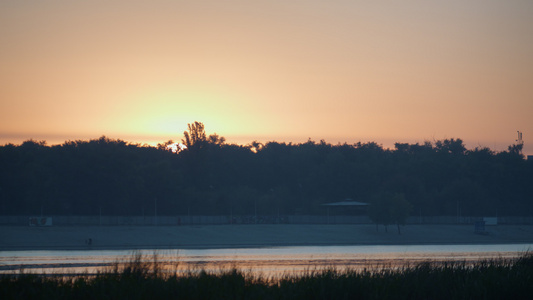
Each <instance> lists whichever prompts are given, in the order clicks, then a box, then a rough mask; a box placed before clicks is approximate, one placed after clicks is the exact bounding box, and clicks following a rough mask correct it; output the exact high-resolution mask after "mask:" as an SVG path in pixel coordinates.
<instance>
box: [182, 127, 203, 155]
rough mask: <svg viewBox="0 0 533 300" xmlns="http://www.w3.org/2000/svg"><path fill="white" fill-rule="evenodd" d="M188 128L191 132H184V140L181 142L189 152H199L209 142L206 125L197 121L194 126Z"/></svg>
mask: <svg viewBox="0 0 533 300" xmlns="http://www.w3.org/2000/svg"><path fill="white" fill-rule="evenodd" d="M187 127H188V129H189V130H188V131H184V132H183V136H184V138H183V139H182V140H181V142H182V143H183V144H184V145H185V146H186V147H187V149H189V150H197V149H200V148H203V147H204V146H205V144H206V142H207V136H206V134H205V126H204V124H203V123H201V122H198V121H195V122H194V123H192V124H187Z"/></svg>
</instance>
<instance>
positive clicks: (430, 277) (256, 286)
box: [0, 253, 533, 299]
mask: <svg viewBox="0 0 533 300" xmlns="http://www.w3.org/2000/svg"><path fill="white" fill-rule="evenodd" d="M532 298H533V254H532V253H526V254H524V255H522V256H521V257H520V258H518V259H515V260H503V259H499V260H490V261H482V262H478V263H475V264H473V265H472V264H466V263H439V264H433V263H422V264H419V265H416V266H412V267H404V268H399V269H386V268H380V269H372V270H364V271H355V270H347V271H338V270H335V269H325V270H314V271H308V272H306V273H304V274H301V275H295V274H292V275H291V274H287V275H285V276H282V277H281V278H278V279H275V280H274V279H270V278H265V277H261V276H256V275H253V274H252V273H251V272H243V271H240V270H237V269H228V270H221V271H219V272H213V273H208V272H205V271H202V270H190V271H188V272H186V273H185V274H178V273H177V272H171V273H168V272H163V271H162V270H161V264H160V263H158V262H157V260H155V259H154V260H153V261H152V262H145V260H143V258H142V257H141V256H140V255H136V256H134V257H133V258H132V260H131V261H129V262H128V263H126V264H123V265H122V264H118V263H117V264H116V265H115V266H114V267H113V268H112V269H109V270H107V271H106V272H102V273H99V274H97V275H96V276H76V277H47V276H39V275H32V274H16V275H3V276H1V277H0V299H532Z"/></svg>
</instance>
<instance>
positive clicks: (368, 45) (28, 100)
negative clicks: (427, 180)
mask: <svg viewBox="0 0 533 300" xmlns="http://www.w3.org/2000/svg"><path fill="white" fill-rule="evenodd" d="M532 16H533V1H528V0H523V1H518V0H501V1H495V0H472V1H463V0H452V1H449V0H448V1H444V0H443V1H353V0H351V1H345V0H339V1H318V0H306V1H281V0H269V1H245V0H231V1H216V0H212V1H170V0H153V1H136V0H128V1H126V0H108V1H59V0H56V1H37V0H34V1H32V0H27V1H20V0H4V1H1V2H0V37H1V43H0V144H4V143H8V142H11V143H20V142H22V141H23V140H26V139H29V138H33V139H37V140H47V141H48V142H49V144H53V143H62V142H64V141H65V140H75V139H91V138H97V137H99V136H101V135H106V136H109V137H111V138H120V139H123V140H126V141H131V142H140V143H151V144H156V143H158V142H164V141H166V140H168V139H174V140H180V139H181V137H182V136H181V133H182V132H183V131H184V130H185V129H186V128H187V123H192V122H194V121H200V122H203V123H204V124H205V125H206V130H207V132H208V133H213V132H217V133H218V134H219V135H222V136H225V137H226V138H227V140H228V142H234V143H245V144H246V143H248V142H251V141H253V140H258V141H263V142H266V141H270V140H276V141H286V142H290V141H292V142H303V141H306V140H307V139H308V138H312V139H314V140H316V141H318V140H320V139H325V140H326V141H327V142H330V143H334V144H336V143H337V142H348V143H353V142H357V141H362V142H366V141H376V142H378V143H381V144H383V145H384V146H386V147H390V146H392V145H393V143H394V142H410V143H413V142H424V141H425V140H430V141H433V140H440V139H445V138H461V139H463V140H464V141H465V143H466V144H467V147H469V148H473V147H476V146H488V147H490V148H492V149H494V150H504V149H506V147H507V145H510V144H512V143H513V142H514V141H515V139H516V136H517V133H516V132H517V130H520V131H522V132H523V137H524V140H525V151H524V152H525V153H526V154H533V121H532V117H531V116H533V81H532V80H533V59H532V56H531V54H532V53H533V17H532Z"/></svg>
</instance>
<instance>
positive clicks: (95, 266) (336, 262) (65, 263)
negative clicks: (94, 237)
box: [0, 244, 533, 276]
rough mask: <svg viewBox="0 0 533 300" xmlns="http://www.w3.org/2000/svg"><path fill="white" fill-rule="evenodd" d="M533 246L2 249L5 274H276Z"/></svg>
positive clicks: (516, 252)
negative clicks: (147, 264) (122, 270)
mask: <svg viewBox="0 0 533 300" xmlns="http://www.w3.org/2000/svg"><path fill="white" fill-rule="evenodd" d="M531 249H533V244H495V245H402V246H394V245H385V246H299V247H266V248H238V249H196V250H195V249H173V250H150V249H145V250H135V251H133V250H39V251H0V273H18V272H19V271H20V270H23V271H24V272H25V273H39V274H42V273H46V274H71V275H73V274H84V273H87V274H94V273H96V272H99V271H103V270H105V269H106V268H109V267H110V266H112V265H113V264H114V263H117V262H119V263H120V262H126V261H128V260H131V259H132V257H133V255H134V254H140V255H142V260H143V261H153V259H154V254H156V259H157V261H158V262H160V263H161V265H162V266H163V269H165V268H166V269H170V270H171V271H176V270H177V271H178V272H187V270H199V269H205V270H208V271H214V272H215V271H219V270H223V269H228V268H233V267H236V268H239V269H241V270H244V271H251V272H252V273H254V274H261V275H266V276H277V275H281V274H287V273H291V274H298V273H301V272H305V271H309V270H320V269H324V268H329V267H334V268H336V269H345V268H351V269H363V268H367V269H371V268H383V267H392V268H394V267H401V266H405V265H413V264H416V263H420V262H426V261H430V262H441V261H458V262H466V263H470V262H475V261H478V260H485V259H493V258H506V259H512V258H515V257H518V256H520V255H521V254H522V253H524V252H526V251H528V250H531Z"/></svg>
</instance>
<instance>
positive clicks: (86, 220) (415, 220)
mask: <svg viewBox="0 0 533 300" xmlns="http://www.w3.org/2000/svg"><path fill="white" fill-rule="evenodd" d="M44 217H46V218H51V219H50V222H51V223H50V224H53V226H76V225H85V226H99V225H101V226H158V225H161V226H180V225H222V224H371V223H372V221H371V220H370V218H368V217H367V216H345V215H330V216H321V215H287V216H193V215H190V216H189V215H180V216H157V217H156V216H44ZM36 218H37V219H38V220H41V219H43V217H38V216H0V225H28V226H30V225H32V226H35V225H36V224H35V222H33V220H35V219H36ZM482 219H483V218H481V217H457V216H419V217H416V216H412V217H409V218H408V219H407V221H406V223H407V224H474V223H475V222H476V221H480V220H482ZM52 222H53V223H52ZM497 224H509V225H510V224H529V225H533V216H530V217H498V218H497ZM37 226H40V225H39V224H37Z"/></svg>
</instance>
